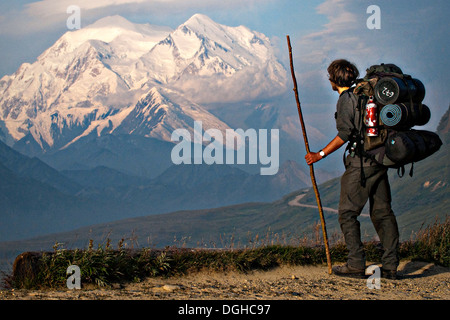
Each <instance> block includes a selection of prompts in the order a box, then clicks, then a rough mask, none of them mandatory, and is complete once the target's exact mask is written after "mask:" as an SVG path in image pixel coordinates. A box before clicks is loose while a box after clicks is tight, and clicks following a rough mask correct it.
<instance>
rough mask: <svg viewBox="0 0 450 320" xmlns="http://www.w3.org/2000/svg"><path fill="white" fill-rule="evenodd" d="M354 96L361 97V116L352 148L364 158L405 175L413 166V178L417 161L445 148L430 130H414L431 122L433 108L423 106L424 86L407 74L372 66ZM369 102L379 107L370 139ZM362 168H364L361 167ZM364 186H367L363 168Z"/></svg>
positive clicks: (388, 66)
mask: <svg viewBox="0 0 450 320" xmlns="http://www.w3.org/2000/svg"><path fill="white" fill-rule="evenodd" d="M353 93H354V94H355V95H356V96H357V97H358V104H357V109H358V111H359V112H358V113H356V114H359V115H360V119H358V120H359V121H360V123H359V124H360V125H359V128H360V130H359V132H354V133H353V135H352V139H351V141H350V144H349V147H348V148H349V149H350V150H351V153H352V152H356V153H358V154H359V155H360V158H361V161H363V158H370V159H371V160H373V161H375V162H376V163H378V164H380V165H383V166H386V167H389V168H396V169H398V172H399V175H400V176H402V175H403V174H404V171H405V165H406V164H409V163H411V170H410V176H412V174H413V165H414V163H415V162H417V161H420V160H423V159H425V158H427V157H429V156H430V155H432V154H433V153H435V152H436V151H438V150H439V148H440V147H441V145H442V141H441V139H440V138H439V136H438V135H437V134H436V133H434V132H430V131H426V130H416V129H412V128H413V127H414V126H420V125H425V124H426V123H428V121H429V119H430V115H431V112H430V109H429V108H428V107H427V106H426V105H424V104H423V103H422V101H423V99H424V97H425V87H424V85H423V84H422V82H421V81H420V80H418V79H414V78H412V77H411V76H410V75H407V74H404V73H403V72H402V70H401V69H400V68H399V67H398V66H396V65H394V64H381V65H373V66H371V67H370V68H368V69H367V70H366V75H365V77H364V78H363V79H359V80H358V81H357V83H356V87H355V88H354V90H353ZM369 99H372V100H373V102H375V103H376V105H377V113H378V114H377V117H378V128H377V129H378V135H377V136H368V135H367V134H366V129H367V127H366V126H365V123H364V117H365V108H366V104H367V103H368V101H369ZM361 167H362V165H361ZM361 174H362V176H361V184H363V185H364V184H365V177H364V172H363V170H362V169H361Z"/></svg>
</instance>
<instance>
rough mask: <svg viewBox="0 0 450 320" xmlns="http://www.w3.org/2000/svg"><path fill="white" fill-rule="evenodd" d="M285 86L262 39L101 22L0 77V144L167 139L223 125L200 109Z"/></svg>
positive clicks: (220, 28)
mask: <svg viewBox="0 0 450 320" xmlns="http://www.w3.org/2000/svg"><path fill="white" fill-rule="evenodd" d="M285 81H286V71H285V69H284V68H283V67H282V65H281V64H280V63H279V62H278V61H277V59H276V57H275V55H274V53H273V49H272V47H271V45H270V42H269V40H268V39H267V37H266V36H264V35H263V34H260V33H258V32H255V31H251V30H249V29H248V28H246V27H243V26H240V27H228V26H224V25H220V24H218V23H216V22H214V21H212V20H211V19H210V18H208V17H206V16H204V15H199V14H196V15H194V16H193V17H191V18H190V19H189V20H188V21H187V22H186V23H184V24H182V25H181V26H179V27H178V28H176V29H175V30H172V29H170V28H168V27H159V26H153V25H148V24H134V23H131V22H129V21H127V20H126V19H124V18H122V17H120V16H113V17H107V18H103V19H100V20H99V21H97V22H95V23H94V24H92V25H90V26H87V27H85V28H83V29H81V30H77V31H70V32H67V33H65V34H64V35H63V36H62V37H61V38H60V39H58V40H57V41H56V42H55V44H54V45H52V46H51V47H50V48H48V49H47V50H46V51H45V52H43V53H42V54H41V55H40V56H39V57H38V58H37V61H36V62H34V63H32V64H29V63H24V64H22V65H21V66H20V68H19V69H18V70H17V71H16V72H15V73H14V74H12V75H9V76H5V77H3V78H2V79H0V139H1V140H3V141H5V142H6V143H7V144H9V145H13V144H14V143H16V142H18V141H20V140H22V141H25V142H26V143H31V142H32V143H37V145H38V146H39V148H40V149H42V150H44V151H45V150H50V149H60V148H64V147H66V146H68V145H70V144H71V143H73V142H74V141H77V140H78V139H80V138H81V137H83V136H86V135H90V134H96V135H102V134H114V133H122V134H123V133H125V134H131V133H133V134H139V135H143V136H146V137H154V138H158V139H161V140H165V141H170V133H171V132H172V131H173V130H174V129H177V128H190V127H191V126H192V125H193V120H200V121H203V122H204V123H208V126H210V127H213V128H217V129H221V130H222V129H226V128H227V127H228V126H227V125H226V124H225V123H224V122H223V121H221V120H219V119H218V118H217V117H215V116H213V115H212V114H210V113H209V112H207V111H206V109H205V108H203V107H202V106H201V105H200V104H199V103H202V102H206V101H215V100H217V99H220V101H226V100H227V99H228V100H230V101H237V100H239V99H243V98H245V99H247V100H248V99H251V98H255V97H258V96H261V95H262V94H263V93H264V94H267V93H268V92H269V93H273V94H278V93H279V92H281V91H283V90H284V89H285ZM269 89H270V90H269ZM191 120H192V121H191ZM189 122H190V123H189Z"/></svg>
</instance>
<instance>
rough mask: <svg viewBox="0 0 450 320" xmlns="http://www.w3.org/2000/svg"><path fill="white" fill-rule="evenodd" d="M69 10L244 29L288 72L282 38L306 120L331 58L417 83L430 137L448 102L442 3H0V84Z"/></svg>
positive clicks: (328, 99)
mask: <svg viewBox="0 0 450 320" xmlns="http://www.w3.org/2000/svg"><path fill="white" fill-rule="evenodd" d="M70 5H77V6H79V7H80V8H81V27H83V26H86V25H88V24H90V23H92V22H94V21H95V20H97V19H99V18H102V17H105V16H108V15H113V14H119V15H122V16H123V17H125V18H127V19H128V20H130V21H132V22H138V23H151V24H156V25H166V26H170V27H172V28H176V27H177V26H178V25H180V24H181V23H183V22H184V21H186V20H187V19H188V18H189V17H190V16H192V15H193V14H194V13H203V14H206V15H208V16H209V17H211V18H212V19H213V20H215V21H216V22H218V23H221V24H226V25H230V26H238V25H245V26H247V27H249V28H250V29H252V30H256V31H259V32H262V33H264V34H266V35H267V36H268V37H269V38H270V39H271V41H272V43H273V45H274V46H275V47H276V49H277V51H276V52H277V53H278V56H279V58H280V60H281V61H282V62H283V64H284V65H285V66H286V67H287V68H288V66H289V64H288V60H287V56H288V55H287V46H286V35H287V34H289V35H290V37H291V42H292V46H293V48H294V60H295V68H296V71H297V73H298V76H297V80H298V81H299V85H300V95H301V98H302V105H303V107H304V108H305V107H306V108H308V110H307V111H306V112H307V113H310V114H311V117H312V118H313V117H314V114H321V113H323V112H331V110H332V109H333V108H334V106H335V102H336V99H337V96H336V94H335V93H333V92H331V90H330V88H329V84H328V82H327V78H326V75H327V74H326V67H327V66H328V64H329V63H330V62H331V61H332V60H334V59H336V58H347V59H349V60H351V61H353V62H355V63H356V64H357V66H358V67H359V69H360V72H361V73H362V74H363V73H364V72H365V69H366V68H368V67H369V66H370V65H372V64H378V63H381V62H385V63H389V62H392V63H396V64H398V65H399V66H400V67H401V68H402V69H403V71H404V72H405V73H408V74H411V75H412V76H413V77H416V78H419V79H420V80H422V82H423V83H424V84H425V86H426V89H427V95H426V98H425V100H424V103H425V104H427V105H428V106H429V107H430V108H431V109H432V113H433V116H432V119H431V121H430V124H429V126H430V127H431V128H432V129H433V130H434V129H435V127H436V126H437V123H438V121H439V119H440V117H441V116H442V115H443V113H444V112H445V110H446V109H447V108H448V106H449V103H450V99H449V98H448V96H447V92H448V91H449V89H450V86H449V72H450V68H449V60H448V56H449V40H450V39H449V22H448V16H449V14H450V2H449V1H448V0H427V1H424V0H395V1H392V0H391V1H388V0H381V1H375V0H371V1H365V0H325V1H312V0H302V1H300V0H297V1H294V0H99V1H96V0H79V1H77V0H41V1H29V0H28V1H27V0H14V1H10V0H8V1H6V0H2V1H0V77H2V76H3V75H5V74H11V73H13V72H15V71H16V70H17V68H18V67H19V66H20V64H21V63H23V62H30V63H31V62H34V61H35V59H36V57H37V56H38V55H40V54H41V53H42V52H43V51H44V50H45V49H46V48H48V47H49V46H50V45H52V44H53V43H54V42H55V41H56V40H57V39H58V38H59V37H60V36H61V35H62V34H63V33H64V32H67V31H68V29H67V27H66V20H67V18H68V17H69V14H67V12H66V10H67V8H68V7H69V6H70ZM371 5H377V6H378V7H379V8H380V29H369V28H368V27H367V20H368V19H370V18H371V16H372V14H373V12H372V11H370V12H369V13H367V9H368V7H369V6H371ZM332 120H333V119H331V120H330V121H332ZM330 123H332V122H330Z"/></svg>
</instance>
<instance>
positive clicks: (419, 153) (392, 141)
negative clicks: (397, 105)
mask: <svg viewBox="0 0 450 320" xmlns="http://www.w3.org/2000/svg"><path fill="white" fill-rule="evenodd" d="M441 145H442V141H441V139H440V138H439V136H438V135H437V134H436V133H434V132H431V131H425V130H413V129H411V130H408V131H400V132H396V133H394V134H392V135H390V137H389V138H388V139H387V140H386V142H385V148H386V149H385V155H386V157H388V158H389V159H390V160H391V161H392V162H393V163H395V166H401V165H405V164H408V163H414V162H417V161H421V160H423V159H425V158H427V157H429V156H431V155H432V154H433V153H435V152H436V151H438V150H439V149H440V147H441Z"/></svg>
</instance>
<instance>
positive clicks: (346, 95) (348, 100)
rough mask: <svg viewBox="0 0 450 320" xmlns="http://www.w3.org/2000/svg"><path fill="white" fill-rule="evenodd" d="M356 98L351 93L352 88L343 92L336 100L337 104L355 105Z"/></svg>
mask: <svg viewBox="0 0 450 320" xmlns="http://www.w3.org/2000/svg"><path fill="white" fill-rule="evenodd" d="M357 100H358V98H357V96H356V95H355V94H354V93H353V88H350V89H348V90H345V91H343V92H342V93H341V94H340V96H339V100H338V104H352V105H353V104H356V102H357Z"/></svg>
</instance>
